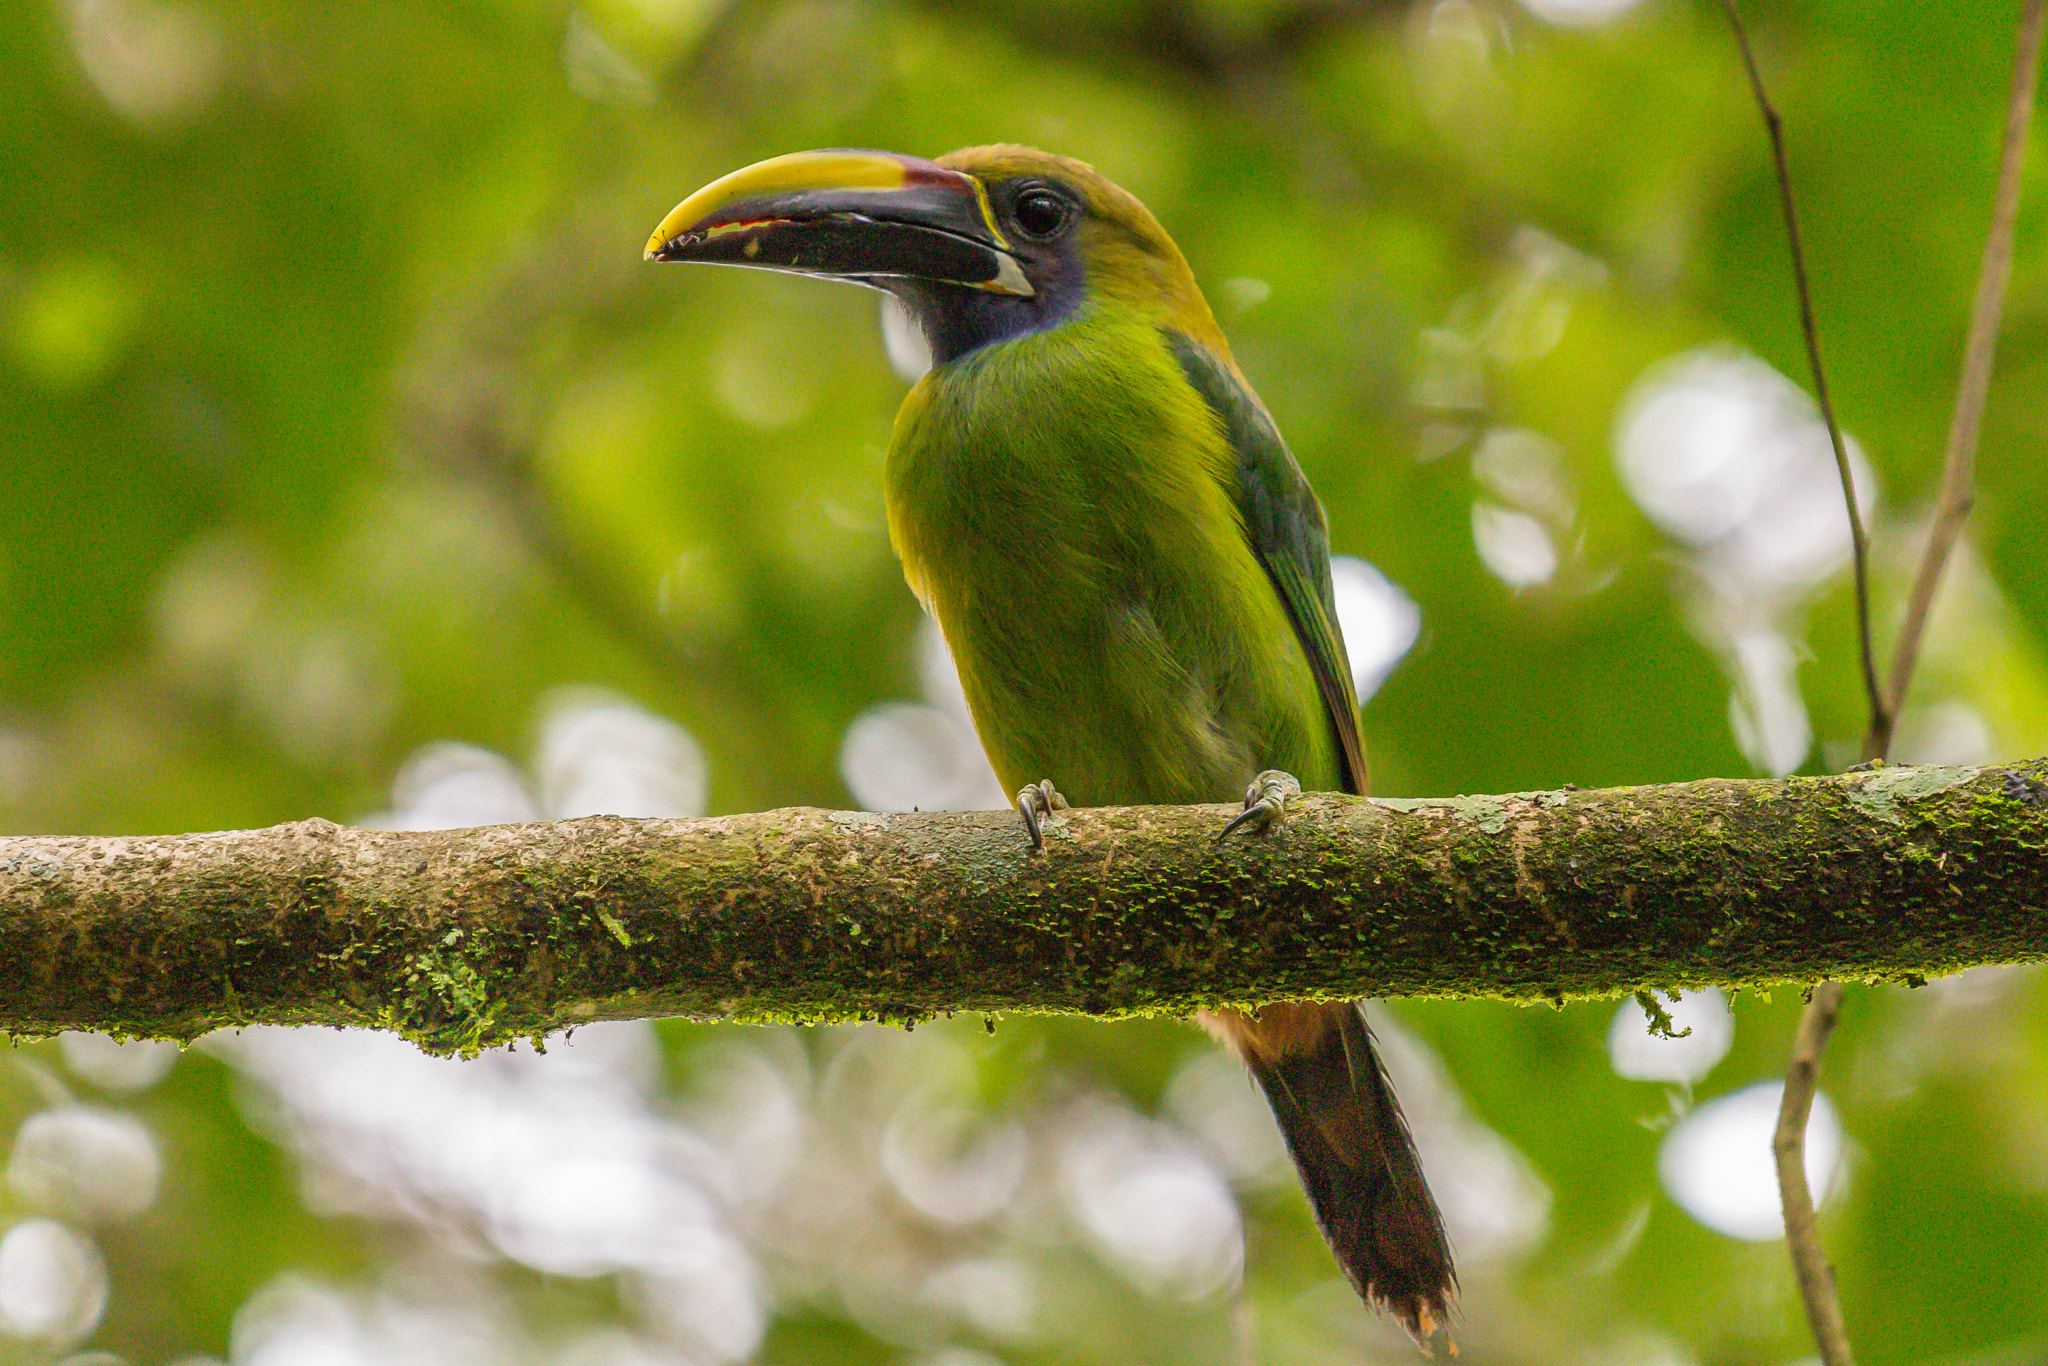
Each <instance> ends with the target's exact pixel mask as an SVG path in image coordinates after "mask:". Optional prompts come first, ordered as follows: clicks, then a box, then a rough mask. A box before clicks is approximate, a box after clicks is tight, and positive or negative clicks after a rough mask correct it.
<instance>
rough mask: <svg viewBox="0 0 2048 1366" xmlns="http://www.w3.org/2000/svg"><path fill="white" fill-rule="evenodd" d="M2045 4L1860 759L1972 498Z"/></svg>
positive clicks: (2019, 61) (2026, 33) (2017, 69)
mask: <svg viewBox="0 0 2048 1366" xmlns="http://www.w3.org/2000/svg"><path fill="white" fill-rule="evenodd" d="M2041 30H2042V0H2026V8H2025V10H2024V11H2023V12H2022V13H2021V15H2020V35H2019V51H2018V53H2017V54H2016V55H2015V56H2014V58H2013V68H2012V95H2011V97H2010V98H2009V99H2008V100H2007V101H2006V109H2005V150H2004V152H2003V153H2002V154H2001V156H2000V158H1999V164H1998V191H1997V194H1996V196H1995V197H1994V198H1993V200H1992V208H1991V233H1990V235H1989V236H1988V237H1987V238H1986V239H1985V241H1984V261H1983V264H1982V266H1980V267H1979V269H1978V272H1977V297H1976V300H1975V302H1974V303H1973V304H1972V305H1971V307H1970V333H1969V341H1968V342H1967V343H1966V344H1965V346H1964V348H1963V372H1962V376H1961V378H1960V379H1959V380H1958V381H1957V384H1956V407H1955V413H1954V415H1953V416H1952V417H1951V418H1950V419H1949V427H1948V451H1947V454H1946V455H1945V457H1944V461H1943V466H1942V476H1941V498H1940V501H1939V502H1938V503H1936V505H1935V509H1934V524H1933V526H1932V528H1931V529H1930V530H1929V531H1928V533H1927V552H1926V554H1925V555H1924V556H1923V557H1922V559H1921V561H1920V573H1919V576H1918V577H1916V578H1915V579H1914V580H1913V595H1912V597H1911V598H1909V599H1908V600H1907V604H1906V620H1905V623H1904V624H1903V625H1902V626H1900V628H1899V639H1898V644H1897V645H1896V646H1895V647H1894V651H1893V654H1892V673H1891V679H1890V689H1889V691H1888V692H1887V694H1886V697H1885V703H1886V705H1885V710H1884V713H1883V716H1882V720H1883V722H1884V724H1883V725H1882V726H1880V725H1879V724H1878V719H1877V718H1875V717H1873V719H1872V722H1871V727H1870V732H1869V734H1868V735H1866V736H1865V737H1864V740H1863V757H1864V758H1865V759H1882V758H1884V757H1885V756H1886V755H1887V754H1889V753H1890V752H1891V740H1892V723H1893V722H1894V721H1896V719H1897V718H1898V714H1899V709H1900V708H1901V707H1902V706H1904V705H1905V702H1906V688H1907V686H1908V685H1909V684H1910V683H1911V682H1912V680H1913V666H1914V665H1915V664H1916V663H1918V662H1919V659H1920V640H1921V637H1922V635H1923V634H1924V633H1925V631H1926V629H1927V613H1928V610H1929V608H1931V607H1932V606H1933V603H1934V592H1935V589H1937V588H1938V587H1940V586H1941V576H1942V571H1943V570H1944V569H1946V568H1947V567H1948V557H1949V552H1950V551H1952V550H1954V549H1955V543H1956V538H1957V537H1958V536H1960V535H1961V534H1962V530H1963V523H1964V522H1965V521H1966V520H1968V518H1969V515H1970V505H1971V504H1972V503H1973V502H1974V501H1975V500H1976V489H1975V482H1976V466H1977V434H1978V431H1979V430H1980V428H1981V427H1982V424H1983V418H1984V400H1985V397H1986V396H1987V395H1988V394H1989V393H1990V390H1991V362H1992V356H1993V354H1994V352H1995V351H1996V349H1997V345H1998V321H1999V317H2000V315H2001V314H2002V313H2003V312H2004V310H2005V286H2006V282H2007V281H2008V280H2010V279H2011V278H2012V239H2013V223H2014V220H2015V219H2017V218H2018V217H2019V206H2020V172H2021V170H2022V169H2023V168H2024V167H2025V165H2026V160H2027V129H2028V127H2029V125H2030V124H2031V123H2032V122H2033V114H2034V83H2035V78H2036V73H2037V71H2038V69H2039V67H2040V64H2041Z"/></svg>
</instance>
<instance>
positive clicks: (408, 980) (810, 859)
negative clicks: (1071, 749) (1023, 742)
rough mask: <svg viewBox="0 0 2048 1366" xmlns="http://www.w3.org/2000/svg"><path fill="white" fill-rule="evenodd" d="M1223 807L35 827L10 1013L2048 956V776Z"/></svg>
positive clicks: (831, 996)
mask: <svg viewBox="0 0 2048 1366" xmlns="http://www.w3.org/2000/svg"><path fill="white" fill-rule="evenodd" d="M1222 819H1223V809H1222V808H1219V807H1201V806H1195V807H1127V808H1103V809H1098V810H1092V811H1077V812H1072V813H1067V814H1066V815H1065V816H1064V817H1063V819H1061V820H1060V821H1059V822H1058V823H1056V824H1055V825H1054V826H1053V827H1052V830H1051V832H1050V838H1049V840H1048V844H1049V849H1048V852H1047V853H1046V854H1044V855H1033V854H1030V853H1029V852H1027V850H1028V846H1027V844H1026V841H1025V839H1024V836H1023V833H1022V831H1020V830H1019V829H1018V828H1017V824H1016V817H1015V816H1014V814H1012V813H1010V812H979V813H973V814H968V815H914V814H913V815H895V816H884V815H872V814H859V813H852V812H837V811H816V810H810V809H802V808H793V809H789V810H783V811H770V812H764V813H761V814H758V815H746V816H727V817H720V818H715V819H709V820H697V821H656V820H622V819H619V818H616V817H592V818H589V819H584V820H574V821H558V822H553V823H546V824H534V825H512V826H494V827H487V828H484V829H479V830H464V831H423V832H401V831H379V830H353V829H345V828H343V827H341V826H337V825H333V824H330V823H328V822H326V821H319V820H313V821H301V822H299V823H297V824H294V825H283V826H276V827H273V828H272V829H269V830H255V831H235V832H229V833H225V834H210V835H176V836H165V837H124V838H89V837H63V838H13V839H0V1029H4V1030H8V1031H12V1032H15V1033H46V1032H49V1031H52V1030H58V1029H101V1030H110V1031H114V1032H117V1033H123V1034H135V1035H155V1036H165V1037H173V1038H190V1037H193V1036H196V1035H198V1034H201V1033H204V1032H205V1031H207V1030H210V1029H215V1028H218V1027H221V1026H227V1025H242V1024H254V1023H265V1022H267V1023H280V1024H328V1025H369V1026H375V1027H379V1028H385V1029H392V1030H397V1031H399V1032H402V1033H404V1034H405V1035H407V1036H408V1037H409V1038H412V1039H413V1040H414V1041H415V1042H417V1043H419V1044H420V1045H421V1046H422V1047H426V1048H429V1049H433V1050H437V1051H443V1052H459V1051H469V1050H473V1049H476V1048H479V1047H483V1046H486V1045H489V1044H492V1043H496V1042H501V1041H504V1040H507V1039H511V1038H517V1037H523V1036H529V1035H535V1034H542V1033H546V1032H549V1031H552V1030H555V1029H559V1028H563V1027H567V1026H573V1025H576V1024H580V1023H585V1022H588V1021H590V1020H596V1019H616V1018H628V1017H637V1016H650V1015H665V1014H688V1015H696V1016H725V1017H732V1018H738V1019H749V1020H764V1019H778V1018H779V1019H788V1018H803V1019H827V1018H840V1019H844V1018H880V1019H887V1020H898V1021H904V1022H911V1021H915V1020H917V1019H919V1018H924V1017H928V1016H931V1015H934V1014H938V1013H942V1012H947V1011H953V1010H967V1011H985V1010H1001V1009H1021V1010H1055V1011H1087V1012H1091V1013H1099V1014H1116V1013H1129V1012H1148V1011H1166V1012H1173V1013H1183V1012H1186V1011H1189V1010H1191V1009H1192V1008H1194V1007H1195V1006H1196V1005H1199V1004H1202V1003H1206V1002H1217V1001H1237V1002H1248V1001H1257V1000H1268V999H1273V998H1276V997H1287V996H1297V995H1328V996H1349V995H1416V994H1434V995H1487V996H1502V997H1511V998H1520V999H1552V1000H1558V999H1563V998H1565V997H1568V996H1584V995H1605V994H1611V993H1615V992H1624V991H1633V990H1637V989H1641V988H1648V987H1660V988H1668V987H1690V986H1695V985H1701V984H1705V983H1709V982H1719V983H1727V984H1734V985H1745V984H1767V983H1773V982H1782V981H1788V980H1790V981H1812V980H1815V979H1818V978H1822V977H1827V976H1833V975H1842V976H1849V977H1888V978H1896V979H1905V980H1909V981H1910V980H1917V979H1918V978H1920V977H1923V976H1931V975H1934V974H1936V973H1943V972H1951V971H1955V970H1958V969H1960V968H1963V967H1967V966H1971V965H1974V964H1978V963H1994V962H2003V963H2010V962H2023V961H2036V960H2040V959H2043V958H2048V858H2044V857H2043V856H2042V850H2043V849H2044V848H2048V762H2043V763H2036V764H2028V765H2024V766H2022V767H2020V768H2016V769H1999V768H1984V769H1970V768H1886V769H1880V770H1877V771H1875V772H1868V773H1855V774H1846V775H1842V776H1838V777H1830V778H1789V779H1785V780H1782V781H1776V782H1768V781H1728V780H1719V779H1715V780H1708V781H1703V782H1697V783H1685V784H1675V785H1671V786H1664V787H1639V788H1615V789H1610V790H1607V791H1598V792H1579V791H1563V792H1543V793H1521V794H1515V795H1512V796H1504V797H1490V796H1489V797H1457V798H1444V799H1431V800H1393V799H1379V800H1367V799H1362V798H1347V797H1317V798H1312V799H1309V800H1308V801H1306V802H1304V803H1303V806H1302V810H1301V812H1300V813H1299V814H1298V815H1297V816H1295V817H1294V818H1293V819H1292V820H1290V821H1289V822H1288V823H1287V825H1286V826H1285V827H1284V828H1283V829H1282V830H1281V832H1280V833H1279V834H1277V835H1275V836H1273V837H1270V838H1265V839H1257V838H1253V839H1242V840H1233V841H1232V842H1230V843H1228V844H1225V845H1222V846H1218V845H1217V844H1216V842H1215V838H1214V836H1215V831H1216V829H1217V828H1218V826H1219V825H1220V824H1221V821H1222Z"/></svg>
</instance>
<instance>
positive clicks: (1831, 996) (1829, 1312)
mask: <svg viewBox="0 0 2048 1366" xmlns="http://www.w3.org/2000/svg"><path fill="white" fill-rule="evenodd" d="M1841 1007H1842V984H1841V983H1840V982H1822V983H1821V984H1820V985H1819V986H1817V987H1815V988H1814V989H1813V995H1812V996H1811V997H1810V998H1809V999H1808V1000H1807V1002H1806V1009H1805V1010H1804V1011H1802V1012H1801V1013H1800V1016H1799V1029H1798V1032H1797V1033H1796V1034H1795V1035H1794V1036H1793V1040H1792V1058H1791V1062H1790V1063H1789V1064H1788V1065H1787V1066H1786V1068H1785V1095H1784V1098H1783V1101H1782V1102H1781V1103H1780V1105H1779V1106H1778V1127H1777V1129H1776V1130H1775V1131H1773V1133H1772V1134H1771V1153H1772V1156H1773V1157H1775V1158H1776V1159H1777V1164H1778V1195H1779V1203H1780V1204H1781V1205H1782V1207H1783V1208H1784V1211H1785V1243H1786V1246H1787V1247H1788V1248H1789V1249H1790V1250H1791V1253H1792V1270H1793V1273H1794V1274H1795V1275H1796V1276H1797V1277H1798V1278H1799V1296H1800V1298H1801V1299H1802V1300H1804V1301H1805V1302H1806V1314H1807V1321H1808V1324H1809V1325H1810V1326H1811V1327H1812V1329H1813V1340H1814V1343H1815V1344H1816V1345H1817V1346H1818V1347H1819V1348H1820V1359H1821V1363H1822V1366H1855V1363H1856V1359H1855V1357H1854V1356H1853V1355H1852V1354H1851V1352H1850V1348H1849V1330H1848V1328H1847V1327H1845V1326H1844V1324H1843V1322H1842V1298H1841V1296H1840V1295H1838V1294H1837V1293H1836V1292H1835V1269H1834V1268H1833V1267H1832V1266H1830V1265H1828V1260H1827V1254H1826V1253H1824V1252H1822V1251H1821V1246H1820V1221H1819V1219H1818V1218H1817V1217H1816V1216H1815V1215H1814V1212H1813V1192H1812V1191H1810V1190H1808V1189H1807V1185H1806V1119H1807V1116H1808V1115H1810V1114H1811V1113H1812V1112H1813V1093H1814V1092H1815V1091H1816V1090H1818V1089H1819V1087H1820V1055H1821V1051H1822V1050H1823V1049H1825V1048H1826V1047H1827V1045H1828V1035H1830V1034H1832V1033H1834V1030H1835V1016H1836V1014H1837V1012H1839V1011H1840V1010H1841Z"/></svg>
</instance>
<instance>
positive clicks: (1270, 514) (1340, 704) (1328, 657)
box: [1166, 330, 1366, 794]
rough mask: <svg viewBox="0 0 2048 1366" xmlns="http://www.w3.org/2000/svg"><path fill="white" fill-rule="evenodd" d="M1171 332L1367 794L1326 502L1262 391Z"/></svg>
mask: <svg viewBox="0 0 2048 1366" xmlns="http://www.w3.org/2000/svg"><path fill="white" fill-rule="evenodd" d="M1166 340H1167V342H1168V344H1169V345H1171V346H1172V347H1173V354H1174V356H1175V357H1176V358H1177V359H1178V360H1179V361H1180V366H1181V369H1182V370H1183V371H1184V372H1185V373H1186V375H1187V377H1188V382H1189V383H1191V384H1193V385H1194V386H1195V389H1196V391H1197V392H1199V393H1200V394H1201V395H1202V397H1203V399H1205V400H1206V401H1207V402H1208V404H1209V406H1210V408H1212V409H1213V410H1215V413H1216V416H1217V417H1218V418H1219V419H1221V420H1222V423H1223V431H1224V436H1225V438H1226V439H1227V440H1228V441H1229V442H1230V448H1231V450H1233V451H1235V452H1236V454H1237V485H1236V487H1235V488H1234V489H1232V490H1231V492H1232V494H1233V495H1234V496H1235V498H1236V500H1237V508H1238V511H1239V513H1241V514H1242V515H1243V517H1244V526H1245V534H1246V535H1247V536H1249V537H1250V538H1251V543H1252V551H1253V553H1254V554H1256V555H1257V556H1258V557H1259V563H1260V564H1261V565H1263V566H1265V570H1266V574H1267V576H1268V577H1270V578H1271V579H1272V580H1273V587H1274V588H1275V589H1277V590H1279V593H1280V601H1281V602H1283V603H1285V604H1286V605H1287V615H1288V617H1289V618H1290V619H1291V620H1292V621H1293V622H1294V634H1295V635H1296V636H1297V637H1298V638H1299V639H1300V641H1301V649H1302V653H1304V654H1305V655H1307V656H1308V666H1309V670H1310V672H1311V673H1313V674H1314V675H1315V680H1316V687H1317V689H1318V690H1320V691H1321V693H1322V695H1323V710H1324V711H1326V712H1327V713H1328V714H1329V717H1330V726H1331V729H1332V730H1334V731H1335V732H1336V737H1337V751H1338V754H1339V756H1340V758H1341V761H1342V763H1343V766H1344V778H1345V782H1344V786H1345V790H1346V791H1350V792H1357V793H1361V794H1362V793H1364V791H1365V781H1366V779H1365V743H1364V741H1362V740H1361V739H1360V738H1359V735H1358V696H1357V694H1356V693H1355V692H1354V691H1353V690H1352V686H1351V663H1350V660H1349V659H1347V658H1346V657H1345V654H1344V636H1343V634H1342V633H1341V632H1340V631H1339V630H1338V629H1337V600H1336V595H1335V594H1334V593H1333V592H1332V591H1331V588H1330V534H1329V532H1328V530H1327V529H1326V528H1325V527H1324V524H1323V505H1322V504H1321V503H1319V502H1317V501H1316V494H1315V490H1314V489H1312V488H1310V487H1309V485H1308V476H1307V475H1305V474H1303V473H1302V472H1301V466H1300V465H1298V464H1296V463H1295V460H1294V453H1293V452H1292V451H1290V450H1288V449H1287V443H1286V442H1285V441H1282V440H1281V439H1280V431H1279V429H1278V428H1277V427H1275V426H1274V425H1273V419H1272V418H1271V417H1270V416H1268V414H1267V412H1266V408H1265V405H1264V404H1262V403H1260V402H1259V400H1258V397H1257V396H1256V395H1254V394H1253V393H1252V392H1251V390H1250V389H1248V388H1246V387H1245V385H1244V384H1243V382H1242V381H1240V380H1239V379H1238V378H1237V376H1236V375H1234V374H1233V373H1231V372H1230V371H1229V370H1227V369H1225V368H1224V367H1223V366H1222V365H1221V364H1220V363H1219V362H1218V361H1217V359H1216V357H1215V356H1214V355H1213V354H1212V353H1211V352H1210V351H1209V349H1208V348H1207V347H1205V346H1203V345H1202V344H1201V343H1200V342H1198V341H1196V340H1194V338H1192V337H1189V336H1187V335H1186V334H1185V333H1181V332H1176V331H1171V330H1169V331H1168V332H1167V334H1166Z"/></svg>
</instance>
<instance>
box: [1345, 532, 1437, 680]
mask: <svg viewBox="0 0 2048 1366" xmlns="http://www.w3.org/2000/svg"><path fill="white" fill-rule="evenodd" d="M1330 588H1331V595H1332V597H1334V598H1335V600H1336V603H1337V629H1338V630H1339V631H1341V632H1343V634H1344V652H1345V653H1346V654H1347V655H1349V656H1350V657H1351V682H1352V685H1353V686H1354V687H1355V688H1356V689H1357V691H1358V700H1359V702H1361V703H1363V702H1364V701H1365V700H1366V699H1367V698H1369V697H1371V696H1372V695H1373V694H1374V693H1376V692H1378V691H1379V689H1380V684H1382V683H1384V682H1385V681H1386V678H1387V675H1388V674H1390V673H1392V672H1393V671H1394V666H1395V665H1396V664H1399V663H1400V662H1401V661H1402V659H1404V658H1406V657H1407V654H1408V652H1409V651H1410V650H1412V649H1414V648H1415V642H1416V640H1417V639H1418V638H1419V637H1420V636H1421V634H1422V609H1421V608H1420V607H1418V606H1416V605H1415V600H1414V599H1413V598H1411V597H1409V596H1408V595H1407V594H1406V593H1404V592H1402V591H1401V586H1400V585H1399V584H1397V583H1395V582H1394V581H1393V580H1392V579H1390V578H1388V577H1387V576H1386V575H1385V574H1383V573H1381V572H1380V571H1379V569H1378V567H1377V566H1375V565H1373V564H1371V563H1369V562H1367V561H1365V560H1361V559H1359V558H1358V557H1357V556H1355V555H1334V556H1332V557H1331V558H1330Z"/></svg>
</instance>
